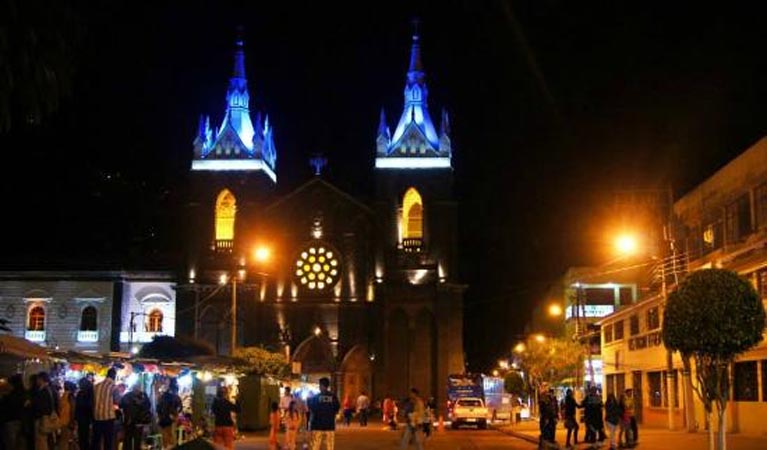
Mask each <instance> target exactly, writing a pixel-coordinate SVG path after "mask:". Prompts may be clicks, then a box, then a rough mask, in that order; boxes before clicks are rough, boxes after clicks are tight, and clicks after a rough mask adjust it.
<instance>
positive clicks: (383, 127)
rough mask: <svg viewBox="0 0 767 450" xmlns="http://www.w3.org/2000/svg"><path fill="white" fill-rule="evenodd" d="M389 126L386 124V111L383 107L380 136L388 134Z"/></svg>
mask: <svg viewBox="0 0 767 450" xmlns="http://www.w3.org/2000/svg"><path fill="white" fill-rule="evenodd" d="M388 134H389V127H388V126H386V112H385V111H384V109H383V107H382V108H381V116H380V118H379V119H378V136H388Z"/></svg>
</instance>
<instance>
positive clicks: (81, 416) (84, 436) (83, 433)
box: [75, 377, 93, 450]
mask: <svg viewBox="0 0 767 450" xmlns="http://www.w3.org/2000/svg"><path fill="white" fill-rule="evenodd" d="M75 422H77V442H78V444H79V446H80V450H89V449H90V448H91V426H92V425H93V384H92V383H91V380H89V379H88V378H87V377H83V378H81V379H80V381H79V382H78V390H77V395H75Z"/></svg>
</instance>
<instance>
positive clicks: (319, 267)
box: [295, 247, 338, 290]
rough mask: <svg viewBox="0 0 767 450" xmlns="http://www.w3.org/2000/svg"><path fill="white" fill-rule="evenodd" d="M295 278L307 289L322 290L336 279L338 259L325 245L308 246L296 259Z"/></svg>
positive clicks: (331, 284) (330, 285)
mask: <svg viewBox="0 0 767 450" xmlns="http://www.w3.org/2000/svg"><path fill="white" fill-rule="evenodd" d="M296 267H298V269H297V270H296V272H295V277H296V280H297V281H298V282H299V283H300V284H301V285H302V286H306V287H307V288H309V289H312V290H314V289H317V290H324V289H326V288H329V287H332V286H333V285H334V284H335V283H336V282H337V281H338V278H337V275H338V270H337V269H335V268H336V267H338V259H337V258H336V257H335V256H334V254H333V252H332V251H328V249H326V248H325V247H310V248H308V249H307V250H306V251H303V252H301V255H300V257H299V258H298V260H297V261H296Z"/></svg>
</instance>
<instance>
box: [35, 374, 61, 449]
mask: <svg viewBox="0 0 767 450" xmlns="http://www.w3.org/2000/svg"><path fill="white" fill-rule="evenodd" d="M57 411H58V404H57V402H56V396H55V395H54V394H53V390H52V389H51V386H50V377H49V376H48V373H47V372H40V373H39V374H37V390H36V391H35V392H34V394H33V395H32V413H33V415H34V418H35V450H48V449H49V448H50V447H51V445H50V444H51V441H52V440H53V431H54V430H52V429H50V428H51V426H52V425H53V424H54V423H55V422H58V413H57Z"/></svg>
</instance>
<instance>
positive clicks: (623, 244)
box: [615, 234, 639, 255]
mask: <svg viewBox="0 0 767 450" xmlns="http://www.w3.org/2000/svg"><path fill="white" fill-rule="evenodd" d="M615 249H616V250H617V251H618V252H619V253H621V254H622V255H633V254H635V253H636V252H637V251H638V250H639V243H638V242H637V239H636V237H634V236H632V235H630V234H622V235H620V236H618V237H617V238H616V239H615Z"/></svg>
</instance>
